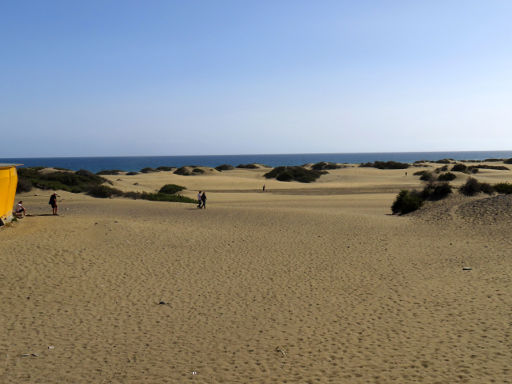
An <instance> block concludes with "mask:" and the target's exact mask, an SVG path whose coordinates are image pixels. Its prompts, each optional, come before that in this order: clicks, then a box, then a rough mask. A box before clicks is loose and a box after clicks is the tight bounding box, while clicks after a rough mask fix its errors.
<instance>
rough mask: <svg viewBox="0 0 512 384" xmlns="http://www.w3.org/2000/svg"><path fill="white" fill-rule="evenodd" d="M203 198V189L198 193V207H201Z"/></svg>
mask: <svg viewBox="0 0 512 384" xmlns="http://www.w3.org/2000/svg"><path fill="white" fill-rule="evenodd" d="M201 205H202V199H201V191H199V192H198V193H197V208H201Z"/></svg>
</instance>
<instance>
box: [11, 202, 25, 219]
mask: <svg viewBox="0 0 512 384" xmlns="http://www.w3.org/2000/svg"><path fill="white" fill-rule="evenodd" d="M14 216H16V217H18V218H22V217H23V216H27V210H26V209H25V207H24V206H23V201H21V200H20V201H19V203H18V204H16V208H14Z"/></svg>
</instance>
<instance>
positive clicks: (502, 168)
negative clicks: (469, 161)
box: [469, 164, 509, 171]
mask: <svg viewBox="0 0 512 384" xmlns="http://www.w3.org/2000/svg"><path fill="white" fill-rule="evenodd" d="M469 169H470V170H473V169H494V170H497V171H508V170H509V168H507V167H505V166H504V165H487V164H477V165H471V166H470V167H469Z"/></svg>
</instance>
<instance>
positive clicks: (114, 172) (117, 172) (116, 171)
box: [96, 169, 123, 176]
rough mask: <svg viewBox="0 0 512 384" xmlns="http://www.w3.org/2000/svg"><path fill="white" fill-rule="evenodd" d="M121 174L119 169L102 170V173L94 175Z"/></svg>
mask: <svg viewBox="0 0 512 384" xmlns="http://www.w3.org/2000/svg"><path fill="white" fill-rule="evenodd" d="M121 172H123V171H121V170H119V169H104V170H103V171H99V172H96V175H99V176H101V175H119V174H120V173H121Z"/></svg>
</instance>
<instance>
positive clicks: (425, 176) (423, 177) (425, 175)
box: [420, 171, 434, 181]
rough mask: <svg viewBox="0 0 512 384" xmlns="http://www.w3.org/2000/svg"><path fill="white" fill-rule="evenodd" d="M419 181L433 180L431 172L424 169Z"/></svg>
mask: <svg viewBox="0 0 512 384" xmlns="http://www.w3.org/2000/svg"><path fill="white" fill-rule="evenodd" d="M420 180H421V181H432V180H434V175H432V173H431V172H428V171H425V172H423V174H422V175H421V177H420Z"/></svg>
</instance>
